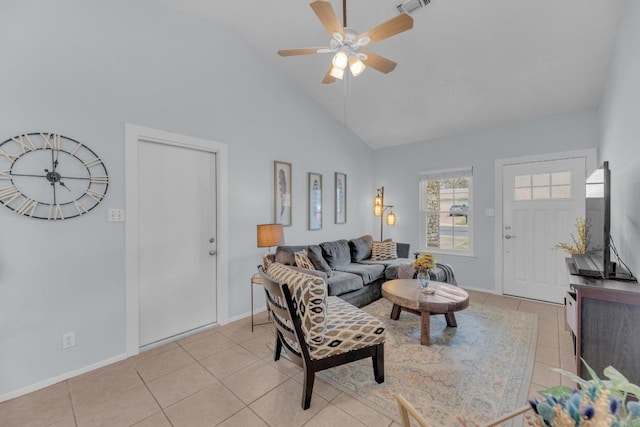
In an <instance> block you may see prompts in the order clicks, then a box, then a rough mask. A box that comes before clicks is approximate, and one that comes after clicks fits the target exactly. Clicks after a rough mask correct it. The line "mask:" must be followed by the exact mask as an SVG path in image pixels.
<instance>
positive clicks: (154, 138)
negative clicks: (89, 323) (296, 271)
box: [124, 123, 229, 356]
mask: <svg viewBox="0 0 640 427" xmlns="http://www.w3.org/2000/svg"><path fill="white" fill-rule="evenodd" d="M140 140H145V141H151V142H156V143H161V144H169V145H174V146H179V147H186V148H193V149H198V150H202V151H207V152H211V153H215V154H216V174H217V179H216V182H217V203H216V205H217V213H216V218H217V227H216V234H217V239H218V242H217V250H218V255H217V258H218V265H217V269H216V271H217V278H216V279H217V291H218V295H217V319H216V322H217V323H218V324H219V325H224V324H226V323H227V322H228V317H229V288H228V287H229V280H228V274H229V273H228V270H229V259H228V252H229V251H228V248H229V236H228V229H229V226H228V222H229V218H228V199H229V197H228V185H229V184H228V180H227V162H228V154H227V145H226V144H224V143H221V142H216V141H210V140H206V139H200V138H195V137H191V136H186V135H179V134H177V133H172V132H167V131H163V130H158V129H152V128H146V127H142V126H137V125H132V124H129V123H126V124H125V149H124V165H125V207H126V209H127V211H128V212H127V220H126V222H125V282H126V292H125V298H126V351H127V356H135V355H136V354H138V352H139V318H138V316H139V295H138V290H139V289H138V266H139V265H138V261H139V260H138V231H139V230H138V222H137V221H138V200H139V199H138V174H137V167H138V142H139V141H140Z"/></svg>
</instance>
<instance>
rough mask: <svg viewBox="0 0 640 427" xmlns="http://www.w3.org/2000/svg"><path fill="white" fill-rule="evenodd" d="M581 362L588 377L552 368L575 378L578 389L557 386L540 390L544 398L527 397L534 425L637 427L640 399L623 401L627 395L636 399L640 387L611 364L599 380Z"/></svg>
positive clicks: (638, 423) (639, 418)
mask: <svg viewBox="0 0 640 427" xmlns="http://www.w3.org/2000/svg"><path fill="white" fill-rule="evenodd" d="M582 363H583V364H584V365H585V367H586V368H587V371H588V372H589V375H590V376H591V378H592V379H591V380H590V381H587V380H584V379H583V378H580V377H579V376H577V375H575V374H573V373H571V372H568V371H565V370H562V369H554V371H556V372H559V373H560V374H562V375H564V376H566V377H568V378H570V379H571V380H572V381H575V382H576V384H578V385H579V386H580V389H573V390H572V389H571V388H569V387H566V386H557V387H553V388H550V389H549V390H545V391H541V392H540V394H541V395H542V396H543V397H544V399H532V400H530V401H529V404H530V405H531V407H532V408H533V410H534V411H535V412H536V414H537V415H538V417H537V418H536V420H535V422H536V423H537V426H539V427H542V426H550V427H575V426H581V427H640V402H637V401H633V400H629V401H627V398H628V397H629V396H630V395H631V396H634V397H635V398H636V399H640V387H638V386H637V385H635V384H631V383H630V382H629V381H628V380H627V378H625V376H624V375H622V374H621V373H620V372H618V371H617V370H616V369H615V368H613V367H611V366H608V367H607V368H605V370H604V372H603V373H604V376H605V377H607V378H608V380H601V379H600V378H598V376H597V375H596V373H595V372H594V371H593V369H591V367H590V366H589V365H587V363H586V362H584V360H583V361H582ZM625 402H626V403H625Z"/></svg>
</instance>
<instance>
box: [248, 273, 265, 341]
mask: <svg viewBox="0 0 640 427" xmlns="http://www.w3.org/2000/svg"><path fill="white" fill-rule="evenodd" d="M254 285H260V286H262V277H260V274H259V273H256V274H254V275H253V276H251V332H253V327H254V326H259V325H266V324H267V323H269V321H266V322H262V323H253V286H254Z"/></svg>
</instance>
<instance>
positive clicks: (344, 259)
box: [320, 239, 351, 268]
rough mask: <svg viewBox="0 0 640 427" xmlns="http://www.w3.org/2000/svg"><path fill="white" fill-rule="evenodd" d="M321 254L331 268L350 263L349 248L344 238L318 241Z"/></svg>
mask: <svg viewBox="0 0 640 427" xmlns="http://www.w3.org/2000/svg"><path fill="white" fill-rule="evenodd" d="M320 247H321V248H322V256H323V257H324V259H325V260H326V261H327V264H329V266H330V267H331V268H336V267H339V266H341V265H345V264H349V263H351V250H350V249H349V243H348V242H347V240H346V239H342V240H335V241H333V242H323V243H320Z"/></svg>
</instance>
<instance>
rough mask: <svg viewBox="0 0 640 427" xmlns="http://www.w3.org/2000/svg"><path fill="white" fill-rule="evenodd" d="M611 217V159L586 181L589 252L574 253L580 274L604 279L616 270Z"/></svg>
mask: <svg viewBox="0 0 640 427" xmlns="http://www.w3.org/2000/svg"><path fill="white" fill-rule="evenodd" d="M610 218H611V171H610V170H609V162H604V163H603V164H602V166H601V167H599V168H598V169H596V170H595V171H593V173H592V174H591V175H589V177H588V178H587V181H586V198H585V219H586V221H587V236H588V238H587V253H586V254H577V255H576V256H574V257H573V260H574V262H575V264H576V268H577V269H578V273H579V274H581V275H583V276H593V277H601V278H605V279H606V278H608V277H609V276H611V275H612V274H613V270H614V269H613V266H612V265H611V247H610V241H611V219H610Z"/></svg>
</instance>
